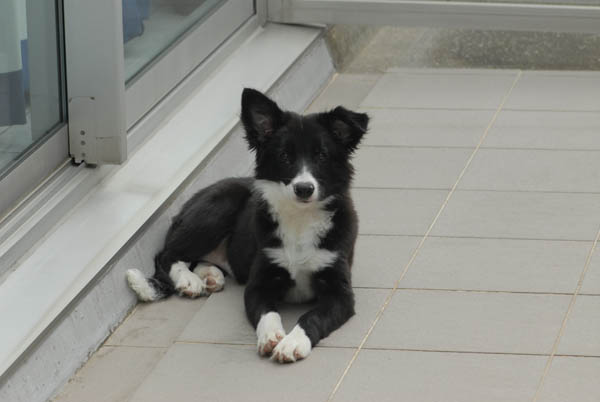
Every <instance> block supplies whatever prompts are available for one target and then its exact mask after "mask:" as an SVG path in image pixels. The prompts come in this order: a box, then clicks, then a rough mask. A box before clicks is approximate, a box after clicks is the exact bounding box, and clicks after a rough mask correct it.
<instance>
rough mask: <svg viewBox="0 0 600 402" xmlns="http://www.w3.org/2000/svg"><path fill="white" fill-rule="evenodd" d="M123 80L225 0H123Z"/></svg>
mask: <svg viewBox="0 0 600 402" xmlns="http://www.w3.org/2000/svg"><path fill="white" fill-rule="evenodd" d="M122 2H123V41H124V42H125V46H124V48H125V81H129V80H130V79H131V78H132V77H133V76H134V75H136V74H137V73H138V72H139V71H140V70H141V69H143V68H144V67H145V66H146V65H148V64H149V63H150V62H151V61H152V60H154V59H155V58H156V57H157V56H158V55H159V54H160V53H162V52H163V51H164V50H165V49H167V48H168V47H169V46H170V45H171V44H172V43H173V42H175V41H176V40H177V39H178V38H179V37H180V36H181V35H182V34H184V33H185V32H186V31H187V30H188V29H190V28H191V27H192V26H193V25H195V24H196V23H198V22H200V21H202V20H204V19H205V18H207V17H208V16H209V15H210V14H212V12H213V11H214V10H216V9H217V8H218V7H219V6H220V5H221V4H223V3H224V2H225V1H224V0H122Z"/></svg>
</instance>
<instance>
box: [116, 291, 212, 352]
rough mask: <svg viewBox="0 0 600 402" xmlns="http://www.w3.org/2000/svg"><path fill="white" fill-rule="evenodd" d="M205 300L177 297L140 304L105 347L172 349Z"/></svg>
mask: <svg viewBox="0 0 600 402" xmlns="http://www.w3.org/2000/svg"><path fill="white" fill-rule="evenodd" d="M205 301H206V298H199V299H195V300H190V299H185V298H182V297H179V296H176V295H174V296H171V297H170V298H168V299H166V300H161V301H159V302H156V303H148V304H139V305H138V306H137V307H136V309H135V311H134V312H133V313H132V314H131V315H130V316H129V317H127V319H125V321H124V322H123V323H122V324H121V325H119V327H118V328H117V329H116V330H115V332H114V333H113V334H112V335H111V336H110V337H109V338H108V339H107V340H106V345H127V346H163V347H168V346H171V344H172V343H173V342H174V341H175V339H176V338H177V337H178V336H179V334H180V333H181V331H183V329H184V328H185V327H186V326H187V324H188V323H189V321H190V319H191V318H192V317H193V316H194V314H196V312H197V311H198V310H200V309H201V308H202V306H203V304H204V303H205Z"/></svg>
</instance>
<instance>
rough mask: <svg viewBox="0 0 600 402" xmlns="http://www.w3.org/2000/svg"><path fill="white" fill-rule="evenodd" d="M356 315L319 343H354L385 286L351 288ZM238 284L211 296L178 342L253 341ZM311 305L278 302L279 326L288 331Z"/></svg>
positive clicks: (371, 316)
mask: <svg viewBox="0 0 600 402" xmlns="http://www.w3.org/2000/svg"><path fill="white" fill-rule="evenodd" d="M354 293H355V296H356V315H355V316H354V317H352V318H351V319H350V321H348V322H347V323H346V324H344V325H343V326H342V327H341V328H340V329H338V330H337V331H335V332H333V333H332V334H331V335H329V337H328V338H326V339H323V340H322V341H321V342H320V343H319V346H340V347H357V346H358V345H359V344H360V342H361V341H362V339H363V337H364V336H365V334H366V333H367V331H368V329H369V328H370V326H371V323H372V322H373V320H374V319H375V316H376V314H377V312H378V311H379V309H380V308H381V306H382V305H383V302H384V301H385V299H386V297H387V296H388V294H389V290H388V289H355V292H354ZM243 295H244V292H243V287H242V286H235V287H233V286H230V288H229V289H228V290H226V291H224V292H221V293H218V294H216V295H213V296H211V298H210V299H209V301H208V303H207V304H206V305H205V306H204V308H203V309H202V310H200V311H199V312H198V314H196V315H195V316H194V317H193V318H192V319H191V320H190V323H189V325H188V326H187V327H186V328H185V330H184V331H183V333H182V334H181V336H180V337H179V341H180V342H204V343H207V342H208V343H230V344H239V345H255V344H256V335H255V332H254V329H253V328H252V326H251V325H250V323H249V322H248V319H247V318H246V315H245V313H244V296H243ZM310 308H311V305H309V304H300V305H290V304H285V305H282V306H280V308H279V312H280V313H281V317H282V321H283V326H284V328H285V329H286V331H287V332H289V331H290V330H291V329H292V328H293V327H294V325H296V322H297V321H298V318H299V317H300V316H301V315H302V314H304V313H305V312H306V311H308V310H309V309H310Z"/></svg>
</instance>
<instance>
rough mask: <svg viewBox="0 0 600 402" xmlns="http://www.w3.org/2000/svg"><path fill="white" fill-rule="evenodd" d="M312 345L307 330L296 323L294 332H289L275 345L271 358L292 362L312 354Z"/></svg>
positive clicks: (282, 361) (281, 361)
mask: <svg viewBox="0 0 600 402" xmlns="http://www.w3.org/2000/svg"><path fill="white" fill-rule="evenodd" d="M311 347H312V346H311V343H310V339H309V338H308V336H306V332H304V330H303V329H302V327H300V326H299V325H296V326H295V327H294V329H293V330H292V332H290V333H289V334H287V335H286V337H285V338H283V339H282V340H281V342H279V344H278V345H277V346H276V347H275V349H274V350H273V354H272V355H271V359H273V360H275V361H278V362H279V363H292V362H295V361H296V360H301V359H304V358H306V357H307V356H308V355H309V354H310V350H311Z"/></svg>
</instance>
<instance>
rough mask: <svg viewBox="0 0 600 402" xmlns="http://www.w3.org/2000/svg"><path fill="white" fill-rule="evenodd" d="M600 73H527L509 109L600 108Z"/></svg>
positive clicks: (511, 97)
mask: <svg viewBox="0 0 600 402" xmlns="http://www.w3.org/2000/svg"><path fill="white" fill-rule="evenodd" d="M598 93H600V73H595V74H590V73H587V74H585V73H584V74H582V73H574V72H534V71H530V72H524V73H523V75H522V76H521V78H520V79H519V81H518V82H517V84H516V85H515V88H514V90H513V91H512V93H511V95H510V96H509V98H508V100H507V101H506V104H505V106H504V108H505V109H520V110H523V109H528V110H567V111H583V110H595V111H600V96H598Z"/></svg>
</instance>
